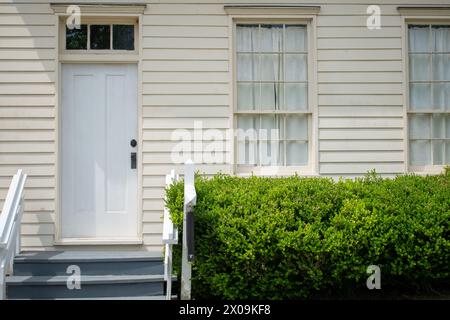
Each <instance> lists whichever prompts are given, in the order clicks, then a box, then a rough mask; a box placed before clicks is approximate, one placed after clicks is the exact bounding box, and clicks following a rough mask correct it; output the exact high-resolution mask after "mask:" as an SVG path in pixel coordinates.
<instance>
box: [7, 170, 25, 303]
mask: <svg viewBox="0 0 450 320" xmlns="http://www.w3.org/2000/svg"><path fill="white" fill-rule="evenodd" d="M26 179H27V176H26V175H25V174H23V172H22V170H19V171H17V173H16V174H15V175H14V177H13V179H12V181H11V185H10V186H9V190H8V193H7V195H6V199H5V203H4V205H3V210H2V214H1V215H0V300H3V299H5V298H6V285H5V279H6V274H7V273H8V274H12V272H13V263H14V257H15V255H16V254H18V253H19V252H20V222H21V221H22V214H23V187H24V185H25V181H26Z"/></svg>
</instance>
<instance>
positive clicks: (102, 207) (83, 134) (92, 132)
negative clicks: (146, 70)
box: [60, 64, 138, 240]
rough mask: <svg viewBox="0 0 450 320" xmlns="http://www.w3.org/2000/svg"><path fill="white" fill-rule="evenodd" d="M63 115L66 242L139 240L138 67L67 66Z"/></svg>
mask: <svg viewBox="0 0 450 320" xmlns="http://www.w3.org/2000/svg"><path fill="white" fill-rule="evenodd" d="M61 109H62V112H61V126H60V132H61V144H60V150H61V155H62V156H61V162H62V163H61V201H62V206H61V228H62V230H61V231H62V232H61V234H62V237H63V238H92V239H95V240H98V239H115V240H119V239H120V238H127V239H129V238H137V237H138V234H137V230H138V228H137V169H132V168H131V161H130V155H131V152H137V147H135V148H133V147H132V146H130V140H132V139H137V134H138V132H137V68H136V65H122V64H120V65H116V64H114V65H113V64H111V65H108V64H104V65H99V64H95V65H94V64H89V65H86V64H64V65H63V67H62V108H61Z"/></svg>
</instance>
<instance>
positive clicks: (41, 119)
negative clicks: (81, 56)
mask: <svg viewBox="0 0 450 320" xmlns="http://www.w3.org/2000/svg"><path fill="white" fill-rule="evenodd" d="M3 2H5V1H3ZM54 22H55V19H54V15H53V12H52V10H51V9H50V7H49V5H47V4H36V3H29V4H5V3H1V4H0V199H1V202H2V203H3V201H4V197H5V195H6V192H7V189H8V187H9V183H10V180H11V178H12V175H13V174H14V173H15V172H16V171H17V169H18V168H22V169H23V170H24V172H25V173H27V174H28V180H27V183H26V186H25V191H24V194H25V212H24V216H23V223H22V235H23V238H22V246H23V248H24V249H25V250H28V249H50V248H51V247H52V246H53V235H54V231H55V226H54V217H55V197H56V195H55V162H56V160H55V157H56V153H55V152H56V147H55V129H56V122H55V116H56V110H55V99H56V95H55V92H56V89H55V70H56V62H55V58H56V51H55V47H56V35H55V34H54V33H55V28H54Z"/></svg>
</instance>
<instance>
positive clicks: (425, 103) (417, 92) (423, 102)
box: [409, 83, 432, 110]
mask: <svg viewBox="0 0 450 320" xmlns="http://www.w3.org/2000/svg"><path fill="white" fill-rule="evenodd" d="M409 88H410V89H409V105H410V107H411V109H412V110H420V109H422V110H427V109H428V110H429V109H431V107H432V104H431V84H429V83H411V85H410V86H409Z"/></svg>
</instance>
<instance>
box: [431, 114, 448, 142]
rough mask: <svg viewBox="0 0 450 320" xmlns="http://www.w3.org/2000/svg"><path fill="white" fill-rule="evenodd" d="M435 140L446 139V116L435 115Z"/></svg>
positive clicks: (433, 118) (433, 117)
mask: <svg viewBox="0 0 450 320" xmlns="http://www.w3.org/2000/svg"><path fill="white" fill-rule="evenodd" d="M432 120H433V138H445V115H442V114H433V116H432Z"/></svg>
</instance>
